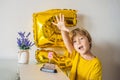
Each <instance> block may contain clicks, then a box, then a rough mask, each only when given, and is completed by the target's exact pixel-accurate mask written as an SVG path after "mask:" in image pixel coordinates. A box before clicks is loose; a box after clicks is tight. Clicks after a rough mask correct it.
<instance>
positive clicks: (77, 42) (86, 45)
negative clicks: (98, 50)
mask: <svg viewBox="0 0 120 80" xmlns="http://www.w3.org/2000/svg"><path fill="white" fill-rule="evenodd" d="M73 46H74V48H75V50H76V51H77V52H78V53H80V54H81V55H84V54H86V53H88V52H89V50H90V42H89V41H88V38H87V37H86V36H84V35H79V34H77V35H76V36H75V37H74V38H73Z"/></svg>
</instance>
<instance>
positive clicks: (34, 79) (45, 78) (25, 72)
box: [19, 64, 69, 80]
mask: <svg viewBox="0 0 120 80" xmlns="http://www.w3.org/2000/svg"><path fill="white" fill-rule="evenodd" d="M40 67H42V65H37V64H20V65H19V75H20V80H69V78H68V77H67V76H66V75H65V73H63V72H62V71H61V70H60V69H59V68H58V67H57V66H56V69H57V71H58V72H57V73H49V72H43V71H40Z"/></svg>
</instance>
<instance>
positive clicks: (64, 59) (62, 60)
mask: <svg viewBox="0 0 120 80" xmlns="http://www.w3.org/2000/svg"><path fill="white" fill-rule="evenodd" d="M60 13H61V14H63V15H64V17H65V25H66V26H67V27H74V26H75V25H76V24H77V14H76V10H72V9H51V10H47V11H44V12H38V13H34V14H33V35H34V41H35V45H36V46H37V47H38V48H42V50H39V49H38V50H36V53H35V58H36V60H37V61H38V63H47V62H49V59H48V52H53V53H54V54H53V58H52V59H51V63H54V64H57V65H58V66H59V67H60V68H61V69H63V71H65V72H67V70H68V69H70V68H71V66H72V65H71V64H72V57H71V56H70V54H69V53H68V51H67V50H66V49H65V50H64V54H63V55H59V52H57V53H56V52H55V51H51V50H44V48H55V47H59V48H65V46H64V43H63V40H62V36H61V33H60V31H59V29H58V28H57V26H55V25H53V24H52V22H56V18H55V16H56V15H59V14H60Z"/></svg>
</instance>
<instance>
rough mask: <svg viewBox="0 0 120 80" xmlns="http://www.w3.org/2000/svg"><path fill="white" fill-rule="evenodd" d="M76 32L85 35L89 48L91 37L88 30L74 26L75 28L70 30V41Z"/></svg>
mask: <svg viewBox="0 0 120 80" xmlns="http://www.w3.org/2000/svg"><path fill="white" fill-rule="evenodd" d="M77 34H80V35H83V36H86V37H87V39H88V41H89V42H90V48H91V47H92V38H91V36H90V34H89V32H88V31H87V30H86V29H83V28H76V29H74V30H72V31H71V33H70V36H71V40H72V42H73V38H74V37H75V36H76V35H77Z"/></svg>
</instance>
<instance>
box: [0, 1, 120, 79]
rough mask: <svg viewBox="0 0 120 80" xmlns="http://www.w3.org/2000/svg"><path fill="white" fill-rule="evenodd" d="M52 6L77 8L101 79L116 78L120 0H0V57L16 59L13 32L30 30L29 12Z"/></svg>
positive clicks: (118, 75) (119, 71)
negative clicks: (96, 58)
mask: <svg viewBox="0 0 120 80" xmlns="http://www.w3.org/2000/svg"><path fill="white" fill-rule="evenodd" d="M55 8H60V9H64V8H68V9H76V10H77V11H78V19H79V20H78V21H79V24H80V25H83V26H84V27H85V28H86V29H87V30H88V31H89V32H90V33H91V36H92V38H93V49H92V50H93V53H94V54H95V55H96V56H98V57H99V58H100V59H101V61H102V64H103V80H119V79H120V58H119V57H120V43H119V41H120V37H119V34H120V31H119V30H120V0H0V36H1V38H0V59H17V51H18V47H17V44H16V37H17V32H18V31H23V30H24V31H26V32H27V31H30V32H32V24H33V22H32V14H33V13H34V12H40V11H44V10H48V9H55ZM31 39H33V34H32V35H31ZM35 50H36V47H35V46H34V47H33V48H32V49H31V50H30V52H31V59H34V51H35Z"/></svg>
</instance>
